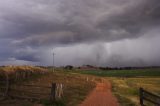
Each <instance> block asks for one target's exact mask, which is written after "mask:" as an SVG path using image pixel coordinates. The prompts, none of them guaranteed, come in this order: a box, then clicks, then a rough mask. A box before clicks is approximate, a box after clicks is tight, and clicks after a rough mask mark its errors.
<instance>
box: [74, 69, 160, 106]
mask: <svg viewBox="0 0 160 106" xmlns="http://www.w3.org/2000/svg"><path fill="white" fill-rule="evenodd" d="M75 72H76V73H77V72H78V73H81V74H89V75H94V76H100V77H103V78H106V79H109V80H110V81H111V82H112V88H113V93H114V94H115V96H116V97H117V98H118V100H119V103H120V104H121V106H139V88H140V87H142V88H144V89H145V90H148V91H149V92H152V93H154V94H156V95H160V89H159V88H160V69H139V70H111V71H100V70H97V71H96V70H94V71H89V70H88V71H87V70H83V71H80V70H79V71H75ZM147 106H154V105H152V104H149V103H147Z"/></svg>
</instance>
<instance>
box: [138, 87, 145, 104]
mask: <svg viewBox="0 0 160 106" xmlns="http://www.w3.org/2000/svg"><path fill="white" fill-rule="evenodd" d="M139 96H140V105H141V106H144V104H143V88H140V89H139Z"/></svg>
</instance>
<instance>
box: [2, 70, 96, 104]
mask: <svg viewBox="0 0 160 106" xmlns="http://www.w3.org/2000/svg"><path fill="white" fill-rule="evenodd" d="M95 80H97V81H98V80H99V78H95V77H92V76H88V75H80V74H74V73H68V72H65V71H63V72H61V71H55V72H49V73H47V74H44V75H42V76H40V77H38V78H35V79H31V80H28V81H24V82H22V83H23V84H32V85H39V86H51V83H62V84H63V85H64V95H63V98H62V100H60V101H59V102H58V103H57V105H53V103H50V102H49V101H45V100H44V101H42V102H40V103H42V104H44V105H45V106H77V105H78V104H80V103H81V102H82V101H83V100H84V99H85V97H86V96H87V95H88V93H89V92H90V91H92V89H93V88H94V87H95V82H94V81H95ZM16 84H17V83H15V85H13V86H16ZM19 84H20V83H18V85H19ZM17 87H18V89H20V90H21V89H22V90H27V91H29V90H31V91H33V89H28V88H23V86H22V87H21V86H17ZM36 92H39V91H36ZM40 93H48V94H50V90H46V89H45V90H44V89H41V90H40ZM16 94H17V95H19V94H20V92H17V93H16ZM40 96H43V95H39V97H40ZM48 96H49V95H48ZM27 104H28V105H27ZM35 104H36V102H30V101H23V100H18V99H15V100H7V101H6V102H4V104H3V105H5V106H25V105H27V106H34V105H35Z"/></svg>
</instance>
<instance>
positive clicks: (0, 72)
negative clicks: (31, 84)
mask: <svg viewBox="0 0 160 106" xmlns="http://www.w3.org/2000/svg"><path fill="white" fill-rule="evenodd" d="M47 72H48V71H47V70H46V69H43V68H40V67H34V66H5V67H1V68H0V77H1V79H4V78H5V79H6V78H9V79H11V80H19V79H27V78H29V77H30V76H32V75H34V74H45V73H47Z"/></svg>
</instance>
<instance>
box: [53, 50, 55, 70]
mask: <svg viewBox="0 0 160 106" xmlns="http://www.w3.org/2000/svg"><path fill="white" fill-rule="evenodd" d="M54 55H55V54H54V52H53V71H54Z"/></svg>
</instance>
